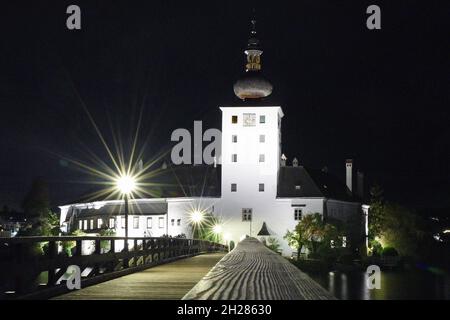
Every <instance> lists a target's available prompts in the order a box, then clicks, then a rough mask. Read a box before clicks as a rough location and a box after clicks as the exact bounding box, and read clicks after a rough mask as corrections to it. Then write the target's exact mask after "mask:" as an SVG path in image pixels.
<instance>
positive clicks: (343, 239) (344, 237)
mask: <svg viewBox="0 0 450 320" xmlns="http://www.w3.org/2000/svg"><path fill="white" fill-rule="evenodd" d="M346 247H347V237H346V236H343V237H342V248H346Z"/></svg>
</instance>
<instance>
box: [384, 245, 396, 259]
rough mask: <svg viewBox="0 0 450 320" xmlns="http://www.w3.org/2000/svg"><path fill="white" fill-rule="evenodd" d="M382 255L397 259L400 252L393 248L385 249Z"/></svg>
mask: <svg viewBox="0 0 450 320" xmlns="http://www.w3.org/2000/svg"><path fill="white" fill-rule="evenodd" d="M381 255H382V256H383V257H397V256H398V252H397V250H395V248H393V247H385V248H383V251H382V252H381Z"/></svg>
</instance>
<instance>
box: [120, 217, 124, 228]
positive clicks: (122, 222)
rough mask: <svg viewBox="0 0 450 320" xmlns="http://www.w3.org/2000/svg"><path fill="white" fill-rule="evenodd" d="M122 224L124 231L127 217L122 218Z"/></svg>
mask: <svg viewBox="0 0 450 320" xmlns="http://www.w3.org/2000/svg"><path fill="white" fill-rule="evenodd" d="M120 224H121V226H122V229H125V217H122V219H120Z"/></svg>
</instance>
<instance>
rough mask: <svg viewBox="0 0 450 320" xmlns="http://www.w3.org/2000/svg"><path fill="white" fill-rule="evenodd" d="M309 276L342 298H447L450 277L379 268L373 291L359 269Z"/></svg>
mask: <svg viewBox="0 0 450 320" xmlns="http://www.w3.org/2000/svg"><path fill="white" fill-rule="evenodd" d="M308 275H309V276H310V277H311V278H313V279H314V280H316V281H317V282H318V283H319V284H320V285H322V286H323V287H324V288H325V289H327V290H328V291H330V292H331V293H332V294H333V295H334V296H335V297H337V298H338V299H341V300H398V299H417V300H430V299H431V300H450V276H449V275H448V274H447V275H443V274H437V273H436V272H432V271H381V288H380V289H372V290H370V289H368V288H367V282H366V281H367V275H366V273H365V272H361V271H353V272H339V271H333V272H328V273H320V274H317V273H308Z"/></svg>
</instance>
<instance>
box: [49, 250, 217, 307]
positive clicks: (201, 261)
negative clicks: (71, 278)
mask: <svg viewBox="0 0 450 320" xmlns="http://www.w3.org/2000/svg"><path fill="white" fill-rule="evenodd" d="M223 256H224V253H212V254H202V255H198V256H195V257H192V258H186V259H180V260H177V261H175V262H170V263H167V264H163V265H159V266H156V267H153V268H149V269H146V270H144V271H141V272H137V273H133V274H130V275H127V276H123V277H120V278H117V279H114V280H110V281H106V282H102V283H99V284H96V285H93V286H90V287H87V288H84V289H81V290H76V291H73V292H70V293H67V294H64V295H61V296H58V297H54V298H53V299H58V300H94V299H106V300H114V299H121V300H123V299H132V300H138V299H143V300H152V299H158V300H162V299H177V300H178V299H181V298H182V297H183V296H184V295H185V294H186V293H187V292H188V291H189V290H190V289H192V287H193V286H194V285H195V284H196V283H197V282H198V281H199V280H200V279H202V277H203V276H204V275H205V274H206V273H207V272H208V271H209V270H210V269H211V268H212V267H213V266H214V265H215V264H216V263H217V262H218V261H219V260H220V259H221V258H222V257H223Z"/></svg>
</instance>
